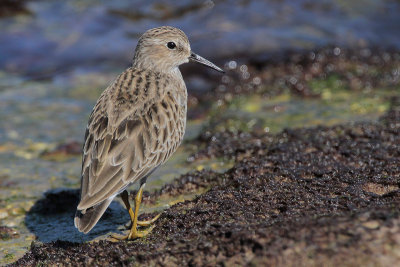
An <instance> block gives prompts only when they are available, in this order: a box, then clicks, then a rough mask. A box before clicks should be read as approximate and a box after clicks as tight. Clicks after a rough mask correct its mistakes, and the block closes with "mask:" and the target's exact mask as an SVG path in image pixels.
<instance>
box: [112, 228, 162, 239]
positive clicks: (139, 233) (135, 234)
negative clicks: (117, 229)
mask: <svg viewBox="0 0 400 267" xmlns="http://www.w3.org/2000/svg"><path fill="white" fill-rule="evenodd" d="M154 227H155V225H151V226H150V227H149V228H148V229H146V230H138V229H137V228H132V229H131V230H130V231H129V234H127V235H125V236H124V235H118V234H112V235H111V236H110V238H111V241H115V242H117V241H121V240H134V239H138V238H142V237H145V236H146V235H148V234H149V233H150V232H151V231H152V230H153V229H154Z"/></svg>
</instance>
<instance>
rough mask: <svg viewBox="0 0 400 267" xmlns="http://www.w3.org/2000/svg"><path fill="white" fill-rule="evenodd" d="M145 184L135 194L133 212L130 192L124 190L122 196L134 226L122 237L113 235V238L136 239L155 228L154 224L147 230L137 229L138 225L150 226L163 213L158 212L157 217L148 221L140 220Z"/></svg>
mask: <svg viewBox="0 0 400 267" xmlns="http://www.w3.org/2000/svg"><path fill="white" fill-rule="evenodd" d="M144 186H145V184H142V185H141V186H140V189H139V191H138V193H137V194H136V196H135V212H133V210H132V208H131V205H130V203H129V198H128V192H127V191H126V190H125V191H124V192H122V194H121V197H122V200H123V201H124V204H125V207H126V209H127V210H128V211H129V216H130V217H131V221H132V227H131V230H130V232H129V234H128V235H127V236H124V237H120V236H114V235H113V236H112V237H113V238H115V239H117V240H124V239H136V238H140V237H144V236H145V235H147V234H148V233H150V232H151V230H153V228H154V225H152V226H151V227H150V228H149V229H147V230H142V231H139V230H138V229H137V227H138V226H150V225H151V224H152V223H154V222H155V221H156V220H157V219H158V218H159V217H160V215H161V214H158V215H157V216H156V217H154V218H153V219H151V220H148V221H138V214H139V208H140V203H141V202H142V197H143V188H144Z"/></svg>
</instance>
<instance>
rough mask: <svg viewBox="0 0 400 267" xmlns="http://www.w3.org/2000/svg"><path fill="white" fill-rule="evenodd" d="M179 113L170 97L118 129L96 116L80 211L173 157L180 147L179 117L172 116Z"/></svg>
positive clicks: (87, 144) (90, 132)
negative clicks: (177, 138)
mask: <svg viewBox="0 0 400 267" xmlns="http://www.w3.org/2000/svg"><path fill="white" fill-rule="evenodd" d="M145 106H146V105H145ZM176 109H177V106H176V104H175V103H174V101H173V99H172V98H170V97H168V96H166V97H165V98H164V99H161V100H160V101H158V102H156V103H153V104H151V105H148V109H147V111H145V112H140V113H138V112H134V114H131V115H129V116H126V117H125V118H124V119H123V120H122V121H121V122H120V123H119V124H118V125H115V126H113V125H112V123H110V122H109V118H108V117H107V116H106V114H103V115H101V116H98V117H97V118H92V116H93V113H92V115H91V118H90V119H89V122H90V123H89V125H88V129H87V131H86V137H85V145H84V149H83V161H82V184H81V202H80V203H79V205H78V209H79V210H84V209H87V208H90V207H92V206H94V205H96V204H98V203H100V202H101V201H103V200H105V199H108V198H110V197H113V196H115V195H116V194H118V193H120V192H121V191H122V190H123V189H124V188H126V187H127V186H128V185H129V184H130V183H132V182H135V181H137V180H138V179H141V178H143V177H145V176H146V175H147V174H148V173H150V172H151V171H152V170H153V169H154V168H156V167H157V166H158V165H160V164H161V163H163V162H164V161H165V160H166V159H167V158H168V157H169V156H170V155H171V153H172V152H173V151H174V150H175V149H176V147H177V145H178V144H179V143H180V140H175V139H174V138H170V136H175V135H176V134H175V131H176V127H175V125H174V124H175V123H176V122H175V121H174V118H176V116H173V115H172V114H171V113H172V112H173V111H176ZM135 114H136V115H135ZM139 114H141V115H139ZM97 115H98V114H97Z"/></svg>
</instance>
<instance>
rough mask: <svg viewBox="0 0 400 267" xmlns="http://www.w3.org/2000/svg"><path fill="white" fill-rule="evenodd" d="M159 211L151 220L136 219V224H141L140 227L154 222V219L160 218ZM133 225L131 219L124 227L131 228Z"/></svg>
mask: <svg viewBox="0 0 400 267" xmlns="http://www.w3.org/2000/svg"><path fill="white" fill-rule="evenodd" d="M160 216H161V213H160V214H157V216H155V217H154V218H153V219H151V220H147V221H137V225H138V226H142V227H147V226H150V225H151V224H153V223H155V221H157V219H158V218H160ZM132 226H133V221H131V223H130V224H129V226H128V225H126V229H131V228H132Z"/></svg>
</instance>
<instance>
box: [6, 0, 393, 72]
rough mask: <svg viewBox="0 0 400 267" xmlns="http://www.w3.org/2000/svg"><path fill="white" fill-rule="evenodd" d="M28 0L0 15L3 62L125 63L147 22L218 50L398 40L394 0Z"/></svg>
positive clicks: (222, 54) (25, 67)
mask: <svg viewBox="0 0 400 267" xmlns="http://www.w3.org/2000/svg"><path fill="white" fill-rule="evenodd" d="M135 3H136V4H135V5H133V4H132V3H131V2H129V1H122V0H117V1H81V0H71V1H61V0H55V1H28V2H27V3H26V8H27V9H28V10H29V11H30V12H31V15H26V14H22V15H17V16H13V17H7V18H2V19H0V29H1V35H0V44H1V45H0V46H1V49H0V69H5V70H8V71H11V72H14V73H18V74H20V73H23V74H26V75H29V77H43V76H44V77H49V76H50V77H52V76H54V75H55V73H60V72H65V71H70V70H76V69H93V68H94V69H99V68H100V69H101V68H107V67H110V66H114V67H118V68H119V67H121V66H127V65H128V64H129V63H130V60H131V58H132V55H133V50H134V47H135V44H136V40H137V38H138V37H139V36H140V34H141V33H143V32H144V31H145V30H146V29H148V28H151V27H156V26H160V25H165V24H167V25H172V26H177V27H179V28H182V29H183V30H184V31H185V32H186V33H188V35H189V38H190V40H191V44H192V48H193V50H194V51H196V52H198V53H199V54H201V55H203V56H206V57H210V58H212V59H215V58H231V57H237V56H239V55H241V56H244V57H246V58H247V57H249V56H253V55H257V54H273V53H279V52H281V51H282V50H283V49H288V48H294V49H299V48H306V49H309V48H312V47H315V46H320V45H325V44H336V45H344V46H349V45H350V46H357V45H368V46H371V45H379V46H394V47H400V36H399V34H398V32H399V26H398V25H399V23H400V18H399V16H398V14H399V12H400V3H399V2H398V1H390V0H388V1H379V0H362V1H343V0H324V1H309V0H301V1H276V0H268V1H260V0H243V1H234V0H227V1H211V0H206V1H190V0H185V1H172V0H169V1H163V2H162V3H161V2H159V1H155V0H152V1H144V0H141V1H136V2H135Z"/></svg>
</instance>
